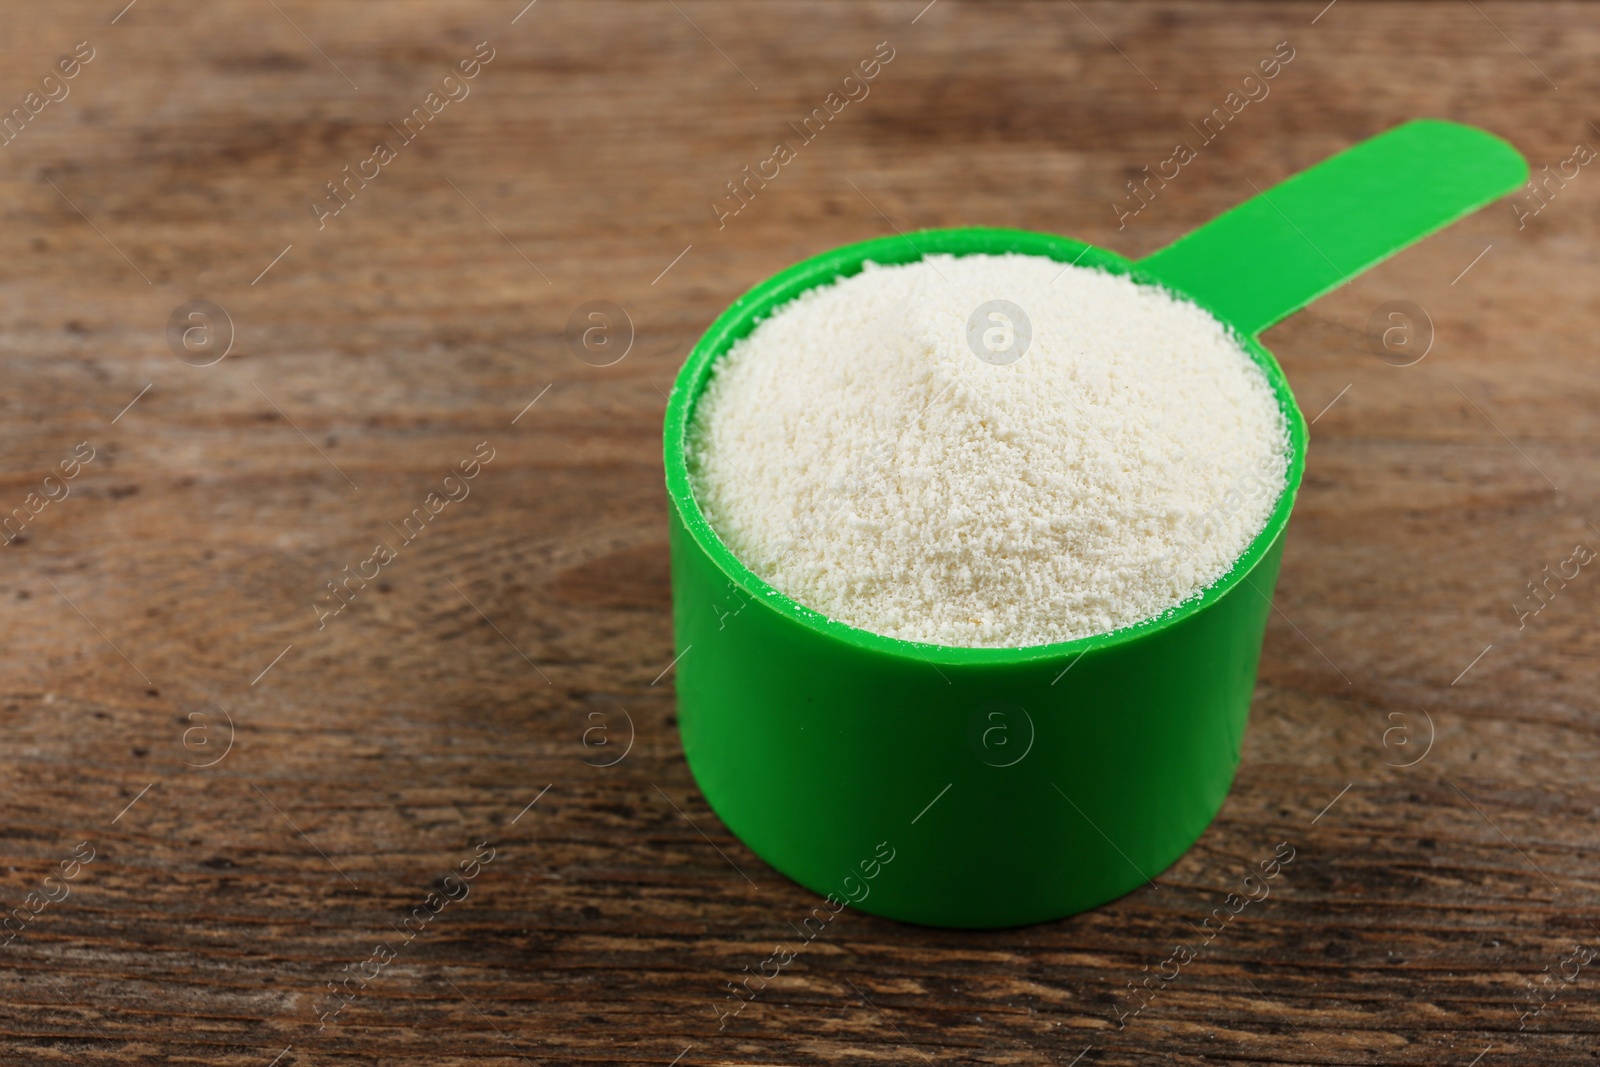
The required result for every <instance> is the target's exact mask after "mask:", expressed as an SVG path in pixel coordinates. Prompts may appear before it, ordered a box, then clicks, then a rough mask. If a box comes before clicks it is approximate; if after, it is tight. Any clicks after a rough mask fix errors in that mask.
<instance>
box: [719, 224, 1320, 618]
mask: <svg viewBox="0 0 1600 1067" xmlns="http://www.w3.org/2000/svg"><path fill="white" fill-rule="evenodd" d="M993 300H1004V301H1009V302H1010V303H1011V304H1014V305H1016V306H1017V307H1019V308H1021V309H1022V311H1023V312H1024V314H1025V315H1026V317H1027V320H1028V321H1029V322H1030V323H1031V327H1032V336H1031V340H1030V341H1029V343H1028V346H1027V348H1026V351H1025V352H1024V353H1023V355H1022V356H1021V357H1020V358H1016V359H1015V361H1014V362H1010V363H1004V364H1000V363H997V362H996V361H995V360H996V359H998V358H1004V357H1003V356H1001V357H996V356H994V355H993V352H994V350H996V349H999V350H1001V351H1002V352H1004V351H1005V350H1006V349H1008V348H1009V349H1010V350H1011V351H1012V352H1013V353H1014V351H1016V350H1017V349H1018V348H1019V347H1020V346H1019V345H1018V344H1017V341H1018V339H1020V337H1021V336H1022V334H1023V332H1024V331H1023V330H1022V329H1016V328H1014V329H1013V330H1012V332H1011V333H1010V334H1007V333H1006V332H1005V327H1006V323H1005V321H1004V320H999V319H995V320H985V321H984V322H983V323H982V326H983V329H984V330H986V331H997V332H990V333H989V334H988V342H989V343H988V344H986V345H985V344H984V343H982V340H981V339H980V341H978V342H969V340H968V319H969V317H970V316H972V315H973V313H974V311H975V309H978V308H979V306H980V305H983V304H985V303H986V302H989V301H993ZM975 345H976V347H975ZM978 352H983V353H985V355H986V357H987V358H979V356H978V355H977V354H976V353H978ZM1287 454H1288V433H1287V427H1286V424H1285V421H1284V417H1283V412H1282V411H1281V410H1280V408H1279V406H1278V403H1277V400H1276V399H1275V397H1274V395H1273V392H1272V388H1271V386H1270V385H1269V384H1268V383H1267V379H1266V377H1265V375H1264V374H1263V373H1262V371H1261V370H1260V368H1258V367H1257V366H1256V365H1255V363H1254V362H1252V360H1251V359H1250V357H1249V356H1248V355H1247V354H1246V353H1245V352H1244V350H1243V349H1242V348H1241V347H1240V346H1239V343H1238V342H1237V341H1236V340H1235V339H1234V337H1233V335H1232V334H1231V333H1230V332H1229V331H1228V330H1227V328H1225V327H1224V326H1223V325H1222V324H1221V323H1219V322H1218V321H1217V320H1216V319H1215V318H1213V317H1212V316H1211V315H1210V314H1209V313H1207V312H1205V311H1203V310H1201V309H1200V308H1199V307H1197V306H1195V305H1194V304H1191V303H1188V302H1186V301H1183V300H1180V299H1177V298H1175V297H1173V296H1171V295H1169V294H1168V293H1165V292H1163V291H1161V290H1159V289H1155V288H1152V287H1149V286H1141V285H1138V284H1136V283H1134V282H1132V281H1130V280H1129V279H1127V278H1125V277H1122V276H1120V275H1115V274H1108V273H1106V272H1104V271H1101V270H1097V269H1089V268H1084V267H1068V266H1066V265H1065V264H1062V263H1058V262H1055V261H1054V260H1050V259H1046V258H1043V257H1039V256H1026V255H1002V256H963V257H959V258H958V257H952V256H947V255H942V256H931V257H928V258H926V259H924V260H922V261H920V262H916V263H908V264H903V265H898V266H887V267H885V266H878V265H876V264H871V263H869V264H867V266H866V269H864V270H863V271H862V272H861V273H860V274H857V275H855V276H853V277H850V278H843V279H840V280H838V281H837V282H835V283H833V284H831V285H825V286H821V287H819V288H816V289H812V290H810V291H809V292H806V293H804V294H802V295H801V296H800V297H798V298H797V299H795V300H793V301H792V302H790V303H789V304H786V305H784V306H783V307H781V308H779V309H778V310H777V311H775V312H774V313H773V314H772V315H771V317H769V318H767V319H766V320H764V321H763V322H761V323H760V324H759V325H758V326H757V327H756V328H755V329H754V330H753V331H751V333H750V334H749V336H747V337H745V338H743V339H742V340H740V341H739V342H738V343H736V344H735V345H734V346H733V347H732V348H731V349H730V350H729V351H728V352H726V353H725V354H724V355H723V356H722V357H721V358H720V359H719V360H718V361H717V365H716V368H715V371H714V374H713V376H712V379H711V381H710V382H709V383H708V386H707V388H706V391H705V394H704V395H703V396H702V397H701V399H700V402H699V405H698V407H697V409H696V412H695V416H694V426H693V428H692V432H691V434H690V445H689V457H688V459H689V467H690V475H691V479H692V481H693V485H694V488H695V496H696V499H697V500H698V501H699V503H700V505H701V508H702V509H703V510H704V512H705V514H706V517H707V518H708V519H709V520H710V522H711V525H712V526H713V528H715V530H716V531H717V533H718V534H719V535H720V536H721V538H722V540H723V542H724V543H725V544H726V545H727V546H728V548H729V549H731V550H732V551H733V553H734V554H735V555H736V556H738V557H739V559H740V560H742V561H743V562H744V563H745V565H746V566H748V567H749V568H750V569H751V570H752V571H754V572H755V573H756V574H758V575H760V576H761V577H762V578H763V579H765V580H766V581H767V582H769V583H770V584H771V585H772V586H773V587H774V588H776V589H778V590H779V591H781V592H783V593H785V594H786V595H788V596H789V597H791V598H793V599H795V600H797V601H799V602H800V603H802V604H804V605H806V606H808V607H810V608H813V609H814V610H816V611H819V612H821V613H823V614H824V615H827V616H828V617H830V618H833V619H836V620H838V621H840V622H844V623H847V624H849V625H851V626H855V627H859V628H861V629H864V630H870V631H873V632H874V633H879V634H885V635H888V636H890V637H899V638H904V639H906V640H911V641H921V642H931V643H934V644H940V645H961V646H972V647H989V646H1004V647H1022V646H1027V645H1038V644H1048V643H1052V642H1057V641H1066V640H1071V639H1073V638H1079V637H1087V636H1089V635H1092V634H1099V633H1105V632H1107V631H1110V630H1115V629H1119V628H1121V627H1124V626H1128V625H1130V624H1132V623H1136V622H1139V621H1141V620H1144V619H1149V618H1153V617H1155V616H1158V615H1161V614H1162V613H1164V612H1166V611H1168V610H1170V609H1172V608H1174V607H1176V606H1178V605H1179V604H1182V603H1183V602H1184V601H1186V600H1189V599H1191V598H1193V597H1196V596H1198V595H1199V594H1200V593H1201V592H1202V591H1203V590H1204V589H1205V588H1206V587H1207V586H1208V585H1210V584H1211V583H1213V582H1215V581H1216V580H1217V579H1219V578H1220V577H1222V576H1223V575H1224V574H1225V573H1227V571H1228V570H1229V568H1230V567H1232V565H1233V563H1234V561H1235V560H1236V559H1237V558H1238V557H1239V556H1240V555H1241V554H1242V553H1243V552H1244V550H1245V548H1246V547H1247V546H1248V545H1249V543H1250V541H1251V540H1252V539H1253V538H1254V537H1255V536H1256V534H1258V533H1259V532H1260V531H1261V529H1262V528H1263V527H1264V526H1265V525H1266V521H1267V519H1268V518H1269V517H1270V515H1271V514H1272V511H1273V509H1274V507H1275V506H1276V503H1277V500H1278V498H1279V496H1280V495H1281V493H1282V490H1283V485H1284V479H1285V476H1286V468H1287Z"/></svg>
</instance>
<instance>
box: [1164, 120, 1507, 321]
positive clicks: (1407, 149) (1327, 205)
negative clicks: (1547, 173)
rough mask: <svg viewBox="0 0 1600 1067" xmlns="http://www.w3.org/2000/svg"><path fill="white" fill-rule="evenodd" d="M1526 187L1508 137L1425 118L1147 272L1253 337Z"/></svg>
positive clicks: (1202, 234)
mask: <svg viewBox="0 0 1600 1067" xmlns="http://www.w3.org/2000/svg"><path fill="white" fill-rule="evenodd" d="M1527 179H1528V163H1527V160H1525V159H1523V158H1522V156H1521V155H1520V154H1519V153H1518V152H1517V150H1516V149H1515V148H1513V147H1511V145H1509V144H1507V143H1506V142H1505V141H1502V140H1501V139H1500V138H1498V137H1495V136H1494V135H1492V134H1489V133H1485V132H1484V131H1482V130H1479V129H1475V128H1473V127H1471V126H1463V125H1461V124H1460V123H1455V122H1443V121H1440V120H1437V119H1418V120H1416V121H1414V122H1407V123H1405V124H1404V125H1401V126H1396V127H1395V128H1394V129H1392V130H1389V131H1387V132H1385V133H1381V134H1379V135H1378V136H1376V137H1374V138H1372V139H1371V140H1368V141H1363V142H1361V143H1360V144H1358V145H1354V146H1353V147H1351V148H1347V149H1345V150H1344V151H1342V152H1340V153H1338V154H1337V155H1334V156H1330V157H1329V158H1327V159H1325V160H1323V161H1322V162H1321V163H1318V164H1317V165H1316V166H1314V167H1312V168H1311V169H1309V170H1306V171H1302V172H1301V173H1299V174H1296V175H1295V176H1294V177H1292V178H1290V179H1288V180H1287V181H1284V182H1282V183H1281V184H1279V185H1275V186H1273V187H1272V188H1271V189H1268V190H1267V191H1266V192H1262V193H1259V195H1257V196H1255V197H1253V198H1251V199H1249V200H1246V201H1245V202H1244V203H1242V204H1240V205H1239V206H1238V207H1236V208H1234V209H1232V210H1231V211H1228V212H1227V213H1226V214H1223V215H1220V216H1218V217H1217V218H1215V219H1213V220H1212V221H1210V222H1208V223H1206V224H1205V225H1204V226H1202V227H1200V228H1199V229H1198V230H1195V231H1194V232H1193V233H1190V234H1188V235H1187V236H1185V237H1181V238H1179V239H1178V240H1177V241H1175V242H1173V243H1172V244H1170V245H1168V246H1167V247H1166V248H1163V249H1161V250H1160V251H1159V252H1155V253H1153V254H1152V255H1149V256H1147V257H1145V259H1144V260H1142V261H1141V262H1140V263H1139V267H1140V268H1141V269H1142V270H1143V271H1144V272H1145V273H1147V274H1150V275H1152V276H1154V277H1155V278H1156V280H1158V281H1160V282H1163V283H1165V284H1166V285H1168V286H1170V287H1171V288H1173V289H1176V290H1178V291H1179V292H1182V293H1185V294H1187V295H1188V296H1191V297H1194V298H1195V299H1196V300H1197V301H1198V302H1199V303H1201V304H1203V305H1205V306H1206V307H1208V308H1209V309H1210V310H1211V311H1212V312H1213V313H1215V314H1216V315H1217V316H1219V317H1220V318H1222V319H1224V320H1226V321H1227V322H1230V323H1232V324H1233V325H1234V327H1236V328H1237V329H1239V330H1240V331H1241V332H1243V333H1245V334H1247V335H1249V336H1252V337H1253V336H1255V335H1256V334H1259V333H1260V332H1261V331H1262V330H1265V329H1266V328H1267V327H1268V326H1271V325H1272V324H1273V323H1275V322H1278V321H1279V320H1280V319H1283V318H1285V317H1287V316H1289V315H1291V314H1293V313H1294V312H1296V311H1298V310H1300V309H1301V308H1303V307H1305V306H1306V305H1307V304H1309V303H1310V302H1311V301H1313V300H1315V299H1316V298H1317V297H1319V296H1321V295H1322V294H1323V293H1326V292H1328V291H1329V290H1331V289H1333V288H1335V287H1336V286H1339V285H1342V284H1344V283H1345V282H1347V281H1349V280H1350V279H1351V278H1353V277H1354V276H1355V275H1357V274H1360V273H1361V272H1362V271H1364V270H1366V269H1367V268H1369V267H1372V266H1374V265H1375V264H1377V263H1380V262H1382V261H1383V260H1385V259H1387V258H1389V257H1390V256H1392V255H1394V254H1395V253H1396V252H1398V251H1400V250H1401V249H1402V248H1406V247H1407V246H1409V245H1411V244H1414V243H1415V242H1417V241H1420V240H1422V238H1424V237H1426V236H1428V235H1429V234H1431V233H1433V232H1434V231H1435V230H1438V229H1442V228H1443V227H1445V226H1448V225H1449V224H1450V223H1452V222H1454V221H1456V220H1457V219H1459V218H1461V217H1462V216H1464V215H1468V214H1470V213H1471V212H1473V211H1476V210H1478V209H1479V208H1481V207H1483V206H1484V205H1485V204H1488V203H1489V202H1491V201H1493V200H1495V199H1498V198H1499V197H1501V196H1504V195H1505V194H1507V193H1509V192H1511V191H1512V190H1513V189H1516V188H1517V187H1518V186H1519V185H1521V184H1522V183H1523V182H1525V181H1527Z"/></svg>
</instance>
